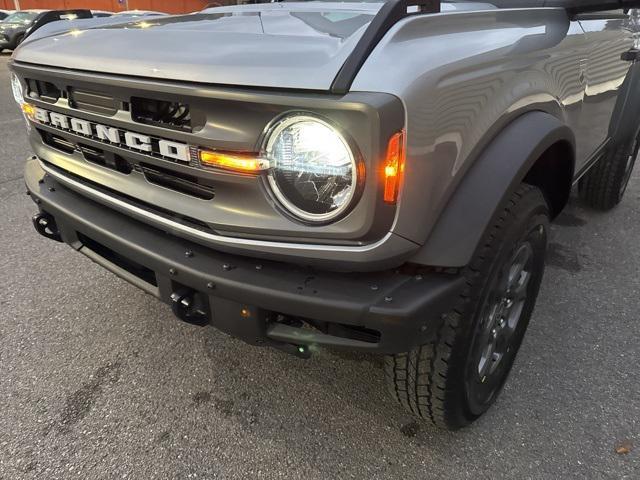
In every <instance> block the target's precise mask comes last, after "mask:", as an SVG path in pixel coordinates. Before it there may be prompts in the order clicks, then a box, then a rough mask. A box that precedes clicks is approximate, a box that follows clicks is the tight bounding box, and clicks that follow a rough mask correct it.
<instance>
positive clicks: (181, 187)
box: [140, 163, 215, 200]
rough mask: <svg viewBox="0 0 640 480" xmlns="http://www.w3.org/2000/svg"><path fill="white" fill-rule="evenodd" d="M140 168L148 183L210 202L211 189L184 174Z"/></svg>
mask: <svg viewBox="0 0 640 480" xmlns="http://www.w3.org/2000/svg"><path fill="white" fill-rule="evenodd" d="M140 167H141V168H142V172H143V173H144V176H145V178H146V179H147V181H148V182H150V183H153V184H154V185H159V186H161V187H165V188H169V189H171V190H175V191H176V192H180V193H184V194H186V195H190V196H192V197H196V198H200V199H201V200H212V199H213V197H214V196H215V194H214V191H213V188H211V187H208V186H205V185H201V184H199V183H198V178H197V177H194V176H192V175H186V174H184V173H179V172H174V171H172V170H168V169H165V168H162V167H158V166H156V165H153V166H152V165H148V164H146V163H141V164H140Z"/></svg>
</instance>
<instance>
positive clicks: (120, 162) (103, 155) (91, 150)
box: [78, 143, 133, 174]
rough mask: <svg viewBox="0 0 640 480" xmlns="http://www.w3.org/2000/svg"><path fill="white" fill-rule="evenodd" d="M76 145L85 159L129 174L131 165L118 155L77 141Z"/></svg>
mask: <svg viewBox="0 0 640 480" xmlns="http://www.w3.org/2000/svg"><path fill="white" fill-rule="evenodd" d="M78 147H79V148H80V151H81V152H82V155H84V158H85V160H87V161H88V162H91V163H96V164H98V165H101V166H103V167H107V168H110V169H111V170H115V171H117V172H120V173H126V174H129V173H131V171H132V170H133V167H132V166H131V164H130V163H129V162H127V161H126V160H125V159H124V158H122V157H121V156H120V155H117V154H115V153H112V152H106V151H104V150H102V149H100V148H95V147H90V146H89V145H85V144H83V143H79V144H78Z"/></svg>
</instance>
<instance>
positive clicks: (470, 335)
mask: <svg viewBox="0 0 640 480" xmlns="http://www.w3.org/2000/svg"><path fill="white" fill-rule="evenodd" d="M530 195H531V196H532V197H533V196H534V195H535V196H538V197H539V198H538V201H536V200H534V199H533V198H532V199H531V200H530V202H529V203H528V204H527V206H526V207H527V208H525V209H523V210H520V211H517V212H513V213H511V219H510V220H511V222H510V223H509V224H507V226H506V228H505V231H504V234H503V235H502V237H501V238H496V239H495V240H494V241H495V242H497V245H496V247H497V248H496V247H494V248H496V249H494V250H493V251H494V252H495V254H494V255H492V256H491V257H490V258H488V259H487V261H486V263H487V265H486V266H485V267H484V268H482V269H481V284H480V285H478V286H477V288H476V290H477V293H476V295H475V296H472V302H471V304H472V305H471V308H470V310H469V311H468V315H469V316H470V317H471V319H472V320H471V321H470V322H468V325H467V332H465V333H466V335H465V337H466V341H467V345H466V346H465V348H464V349H463V351H464V352H465V354H466V358H465V359H464V368H463V371H462V372H461V376H462V379H461V380H462V381H463V384H464V387H463V389H462V398H461V399H460V400H461V403H462V406H463V409H462V410H463V411H464V412H465V414H466V415H465V416H466V421H467V422H470V421H473V420H475V419H476V418H478V417H479V416H480V415H482V414H483V413H484V412H485V411H486V410H487V409H488V408H489V407H490V406H491V405H492V404H493V402H494V401H495V399H496V398H497V397H498V395H499V393H500V391H501V390H502V387H503V386H504V384H505V382H506V380H507V378H508V375H509V372H510V370H511V368H512V366H513V362H514V360H515V357H516V355H517V352H518V350H519V348H520V345H521V343H522V339H523V338H524V334H525V332H526V329H527V326H528V324H529V320H530V318H531V315H532V313H533V309H534V306H535V303H536V299H537V295H538V291H539V289H540V284H541V282H542V277H543V275H544V263H545V256H546V249H547V234H548V230H549V211H548V207H547V205H546V202H545V200H544V198H543V197H542V194H541V192H539V191H538V190H537V189H535V190H531V191H530ZM514 216H515V218H514ZM525 240H528V241H529V242H530V243H531V246H532V247H533V250H534V264H533V271H532V278H531V280H530V284H529V287H528V290H529V294H528V298H527V300H526V302H525V305H524V307H523V310H522V314H521V317H520V320H519V322H518V326H517V328H516V331H515V332H514V334H513V335H514V336H513V340H512V343H511V346H512V348H511V351H510V354H509V356H508V357H506V358H504V359H503V360H502V362H503V365H502V366H501V367H500V368H501V369H502V377H501V379H500V381H499V383H498V385H497V387H496V389H495V391H494V392H493V394H492V396H491V397H490V398H489V399H488V401H486V402H485V403H483V404H478V403H477V402H476V401H475V400H473V399H472V398H471V396H470V392H469V388H468V385H467V379H468V378H469V376H470V375H471V373H470V369H475V368H477V365H475V363H474V361H475V356H474V353H475V347H476V343H477V341H478V339H479V338H478V330H479V327H480V323H481V321H482V313H483V311H484V309H483V307H484V304H485V302H486V300H487V298H488V296H489V294H490V293H491V290H492V288H493V285H494V279H495V278H496V276H497V275H498V272H499V271H500V270H501V268H503V266H504V264H505V262H508V261H510V259H511V257H512V255H513V254H514V253H515V250H516V248H518V246H519V245H521V244H522V242H523V241H525Z"/></svg>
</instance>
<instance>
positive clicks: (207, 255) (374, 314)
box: [25, 159, 464, 353]
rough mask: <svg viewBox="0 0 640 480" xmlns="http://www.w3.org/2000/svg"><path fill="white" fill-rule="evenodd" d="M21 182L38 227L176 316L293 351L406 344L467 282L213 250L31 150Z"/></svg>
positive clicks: (389, 348) (424, 337) (422, 338)
mask: <svg viewBox="0 0 640 480" xmlns="http://www.w3.org/2000/svg"><path fill="white" fill-rule="evenodd" d="M25 182H26V185H27V189H28V191H29V194H30V195H31V196H32V198H33V199H34V201H35V202H36V203H37V204H38V205H39V207H40V212H41V213H45V214H46V215H45V218H50V219H52V220H53V222H51V224H50V225H49V226H50V227H53V228H49V229H45V228H42V226H40V225H36V227H37V229H38V230H39V231H40V233H43V234H45V236H49V237H52V238H56V237H58V236H59V238H60V239H61V240H62V241H64V242H66V243H68V244H69V245H71V246H72V247H73V248H75V249H76V250H78V251H80V252H82V253H84V254H85V255H87V256H88V257H89V258H91V259H92V260H94V261H95V262H96V263H98V264H100V265H102V266H104V267H105V268H107V269H109V270H111V271H113V272H114V273H116V274H118V275H119V276H121V277H122V278H124V279H125V280H128V281H129V282H131V283H132V284H134V285H136V286H138V287H140V288H142V289H143V290H145V291H146V292H148V293H150V294H152V295H154V296H156V297H158V298H159V299H160V300H162V301H164V302H166V303H169V304H171V305H172V306H173V308H174V312H175V313H176V314H177V315H178V316H179V317H181V318H183V319H186V320H193V321H194V323H198V322H200V321H202V320H204V322H202V323H211V324H212V325H213V326H215V327H217V328H219V329H220V330H223V331H225V332H227V333H230V334H232V335H234V336H237V337H239V338H242V339H243V340H245V341H247V342H249V343H252V344H258V345H259V344H267V345H272V346H276V347H279V348H284V349H285V350H286V349H287V348H289V347H292V346H293V350H294V353H295V350H297V349H296V348H295V347H297V346H312V345H324V346H333V347H343V348H348V349H352V350H365V351H375V352H380V353H394V352H403V351H407V350H408V349H410V348H411V347H414V346H416V345H418V344H420V343H424V342H426V341H428V339H429V338H430V336H431V335H432V333H433V332H434V330H435V329H436V328H437V327H438V325H439V324H440V321H441V318H442V315H443V314H444V313H445V312H447V311H448V310H449V309H450V308H451V306H452V304H453V302H455V300H456V298H457V296H458V295H459V294H460V292H461V290H462V288H463V285H464V281H463V279H462V278H461V277H459V276H456V275H448V274H436V273H430V274H421V275H415V274H414V275H410V274H407V273H401V272H400V271H386V272H379V273H362V274H361V273H349V274H345V273H334V272H325V271H317V270H312V269H308V268H302V267H297V266H294V265H290V264H285V263H278V262H269V261H258V260H255V259H251V258H248V257H242V256H235V255H229V254H226V253H220V252H216V251H212V250H211V249H208V248H205V247H202V246H200V245H198V244H195V243H193V242H190V241H187V240H184V239H182V238H179V237H177V236H174V235H172V234H171V233H170V232H164V231H161V230H158V229H155V228H153V227H150V226H148V225H146V224H143V223H140V222H138V221H136V220H133V219H131V218H130V217H128V216H125V215H123V214H121V213H119V212H116V211H114V210H111V209H109V208H107V207H105V206H102V205H100V204H98V203H95V202H94V201H92V200H89V199H87V198H85V197H83V196H80V195H79V194H77V193H76V192H74V191H71V190H69V189H68V188H66V187H64V186H62V185H60V184H59V183H58V182H57V181H55V180H54V179H53V178H52V177H51V176H48V175H46V173H45V172H44V170H42V168H41V167H40V164H39V162H38V160H36V159H30V160H28V162H27V165H26V169H25ZM38 218H39V219H40V220H42V217H38ZM43 223H44V222H43ZM299 319H304V322H302V323H301V322H300V321H299ZM302 325H304V328H302ZM309 326H313V328H309Z"/></svg>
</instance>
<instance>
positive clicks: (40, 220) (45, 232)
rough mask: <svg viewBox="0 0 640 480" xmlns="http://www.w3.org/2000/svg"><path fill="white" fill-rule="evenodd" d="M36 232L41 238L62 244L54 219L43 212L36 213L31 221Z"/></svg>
mask: <svg viewBox="0 0 640 480" xmlns="http://www.w3.org/2000/svg"><path fill="white" fill-rule="evenodd" d="M31 220H32V221H33V226H34V227H35V228H36V231H37V232H38V233H39V234H40V235H42V236H43V237H46V238H48V239H49V240H55V241H56V242H62V237H61V236H60V232H59V231H58V225H56V221H55V219H54V218H53V217H52V216H51V215H49V214H48V213H45V212H40V213H37V214H35V215H34V216H33V218H32V219H31Z"/></svg>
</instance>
